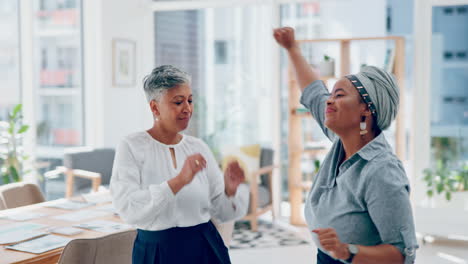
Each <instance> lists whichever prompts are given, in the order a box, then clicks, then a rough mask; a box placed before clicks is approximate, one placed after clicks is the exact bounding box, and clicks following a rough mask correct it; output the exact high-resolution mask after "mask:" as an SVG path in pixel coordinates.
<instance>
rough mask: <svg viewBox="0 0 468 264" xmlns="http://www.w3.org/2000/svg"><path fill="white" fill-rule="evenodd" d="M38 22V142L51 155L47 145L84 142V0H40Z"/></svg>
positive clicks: (55, 146) (38, 2)
mask: <svg viewBox="0 0 468 264" xmlns="http://www.w3.org/2000/svg"><path fill="white" fill-rule="evenodd" d="M34 22H35V23H34V41H35V45H34V46H35V47H37V48H36V51H35V52H36V54H37V61H36V64H37V68H36V75H35V76H36V78H37V81H36V82H35V83H37V87H36V88H35V89H36V91H37V95H38V97H37V98H36V100H37V101H36V102H37V105H36V109H37V112H36V120H37V143H38V144H39V146H41V147H40V148H39V149H38V152H39V156H44V155H45V156H47V155H48V154H46V153H50V152H49V151H48V150H49V148H45V147H54V148H63V147H68V146H77V145H82V144H83V115H82V105H83V102H82V100H83V99H82V91H83V87H82V78H83V77H82V47H81V34H82V32H81V30H82V29H81V1H79V0H37V1H35V5H34ZM41 150H43V151H41Z"/></svg>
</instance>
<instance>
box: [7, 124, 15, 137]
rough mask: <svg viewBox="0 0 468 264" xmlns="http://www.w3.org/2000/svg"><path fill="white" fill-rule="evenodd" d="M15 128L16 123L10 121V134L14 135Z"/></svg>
mask: <svg viewBox="0 0 468 264" xmlns="http://www.w3.org/2000/svg"><path fill="white" fill-rule="evenodd" d="M14 130H15V123H13V122H11V121H10V126H9V127H8V134H10V135H13V131H14Z"/></svg>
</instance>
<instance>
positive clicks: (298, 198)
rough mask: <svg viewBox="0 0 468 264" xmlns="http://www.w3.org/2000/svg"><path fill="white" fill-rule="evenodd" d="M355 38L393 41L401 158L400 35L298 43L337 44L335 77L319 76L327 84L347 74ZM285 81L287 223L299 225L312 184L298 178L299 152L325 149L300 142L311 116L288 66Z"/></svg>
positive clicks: (401, 154) (319, 152)
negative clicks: (287, 96) (287, 167)
mask: <svg viewBox="0 0 468 264" xmlns="http://www.w3.org/2000/svg"><path fill="white" fill-rule="evenodd" d="M356 41H394V42H395V46H394V49H395V52H394V53H395V58H394V65H393V74H394V75H395V77H396V79H397V80H398V84H399V86H400V110H399V114H398V116H397V119H396V120H397V121H396V138H395V139H396V153H397V156H398V157H399V158H400V159H401V160H404V159H405V157H404V149H405V145H406V144H405V141H404V140H405V133H404V120H403V118H402V116H401V115H402V113H403V112H404V110H403V108H404V105H403V99H404V98H405V96H404V89H403V84H404V83H403V80H404V72H405V69H404V63H405V62H404V48H405V44H404V38H403V37H398V36H385V37H368V38H344V39H304V40H298V41H297V42H298V43H299V45H301V44H304V43H319V42H338V43H339V45H340V52H341V54H340V59H339V60H338V61H340V65H339V75H337V76H324V77H321V78H320V79H321V80H322V81H324V82H325V84H327V81H328V80H333V79H335V80H337V79H339V78H340V76H345V75H347V74H350V73H351V72H350V69H351V61H350V60H351V56H350V53H351V42H353V43H354V42H356ZM288 84H289V109H290V111H289V115H290V118H289V136H288V147H289V149H288V152H289V169H288V182H289V183H290V184H289V202H290V204H291V218H290V222H291V224H295V225H303V224H304V223H305V222H304V219H303V217H302V210H301V204H302V203H303V193H304V191H309V190H310V188H311V187H312V182H311V181H302V171H301V162H302V158H303V154H305V153H306V154H309V155H310V156H312V157H314V156H315V157H317V156H318V155H322V154H325V153H326V152H327V151H328V148H327V147H326V146H323V147H320V146H314V147H312V148H308V147H307V146H305V145H306V144H304V142H302V138H303V135H302V133H303V132H302V131H303V129H302V122H303V118H304V117H306V118H310V117H312V115H311V113H310V112H308V111H307V110H306V109H303V108H301V107H299V106H298V104H299V98H300V89H299V87H298V84H297V81H296V80H295V76H294V71H293V68H292V67H291V66H290V67H289V70H288Z"/></svg>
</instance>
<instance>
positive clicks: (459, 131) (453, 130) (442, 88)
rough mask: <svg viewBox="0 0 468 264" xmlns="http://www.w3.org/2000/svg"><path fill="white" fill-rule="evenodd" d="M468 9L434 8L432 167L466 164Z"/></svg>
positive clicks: (467, 149) (454, 167)
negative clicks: (435, 165)
mask: <svg viewBox="0 0 468 264" xmlns="http://www.w3.org/2000/svg"><path fill="white" fill-rule="evenodd" d="M467 8H468V6H453V7H434V9H433V11H434V12H433V14H434V15H433V42H434V43H433V45H432V82H431V83H432V91H431V100H432V103H431V112H432V113H431V147H432V149H431V154H432V162H431V164H442V165H443V166H446V167H448V168H449V169H459V168H460V167H461V166H463V164H464V163H466V162H468V57H467V55H466V54H467V53H468V48H467V47H468V38H466V37H465V35H466V34H465V32H467V31H468V13H467V12H466V10H467Z"/></svg>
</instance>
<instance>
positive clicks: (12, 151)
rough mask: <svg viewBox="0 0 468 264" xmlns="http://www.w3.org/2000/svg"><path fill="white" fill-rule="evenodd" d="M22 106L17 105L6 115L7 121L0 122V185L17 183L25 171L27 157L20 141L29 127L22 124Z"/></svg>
mask: <svg viewBox="0 0 468 264" xmlns="http://www.w3.org/2000/svg"><path fill="white" fill-rule="evenodd" d="M21 109H22V105H21V104H18V105H16V106H15V107H14V108H13V111H12V112H11V113H10V114H9V115H8V121H1V122H0V158H1V160H2V162H1V166H0V183H2V184H7V183H11V182H19V181H21V180H22V179H23V175H24V174H26V173H28V172H30V171H27V170H26V166H25V163H26V161H27V160H28V156H26V155H25V154H24V150H23V146H22V139H23V135H24V133H26V131H28V129H29V126H28V125H25V124H23V115H22V112H21Z"/></svg>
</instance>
